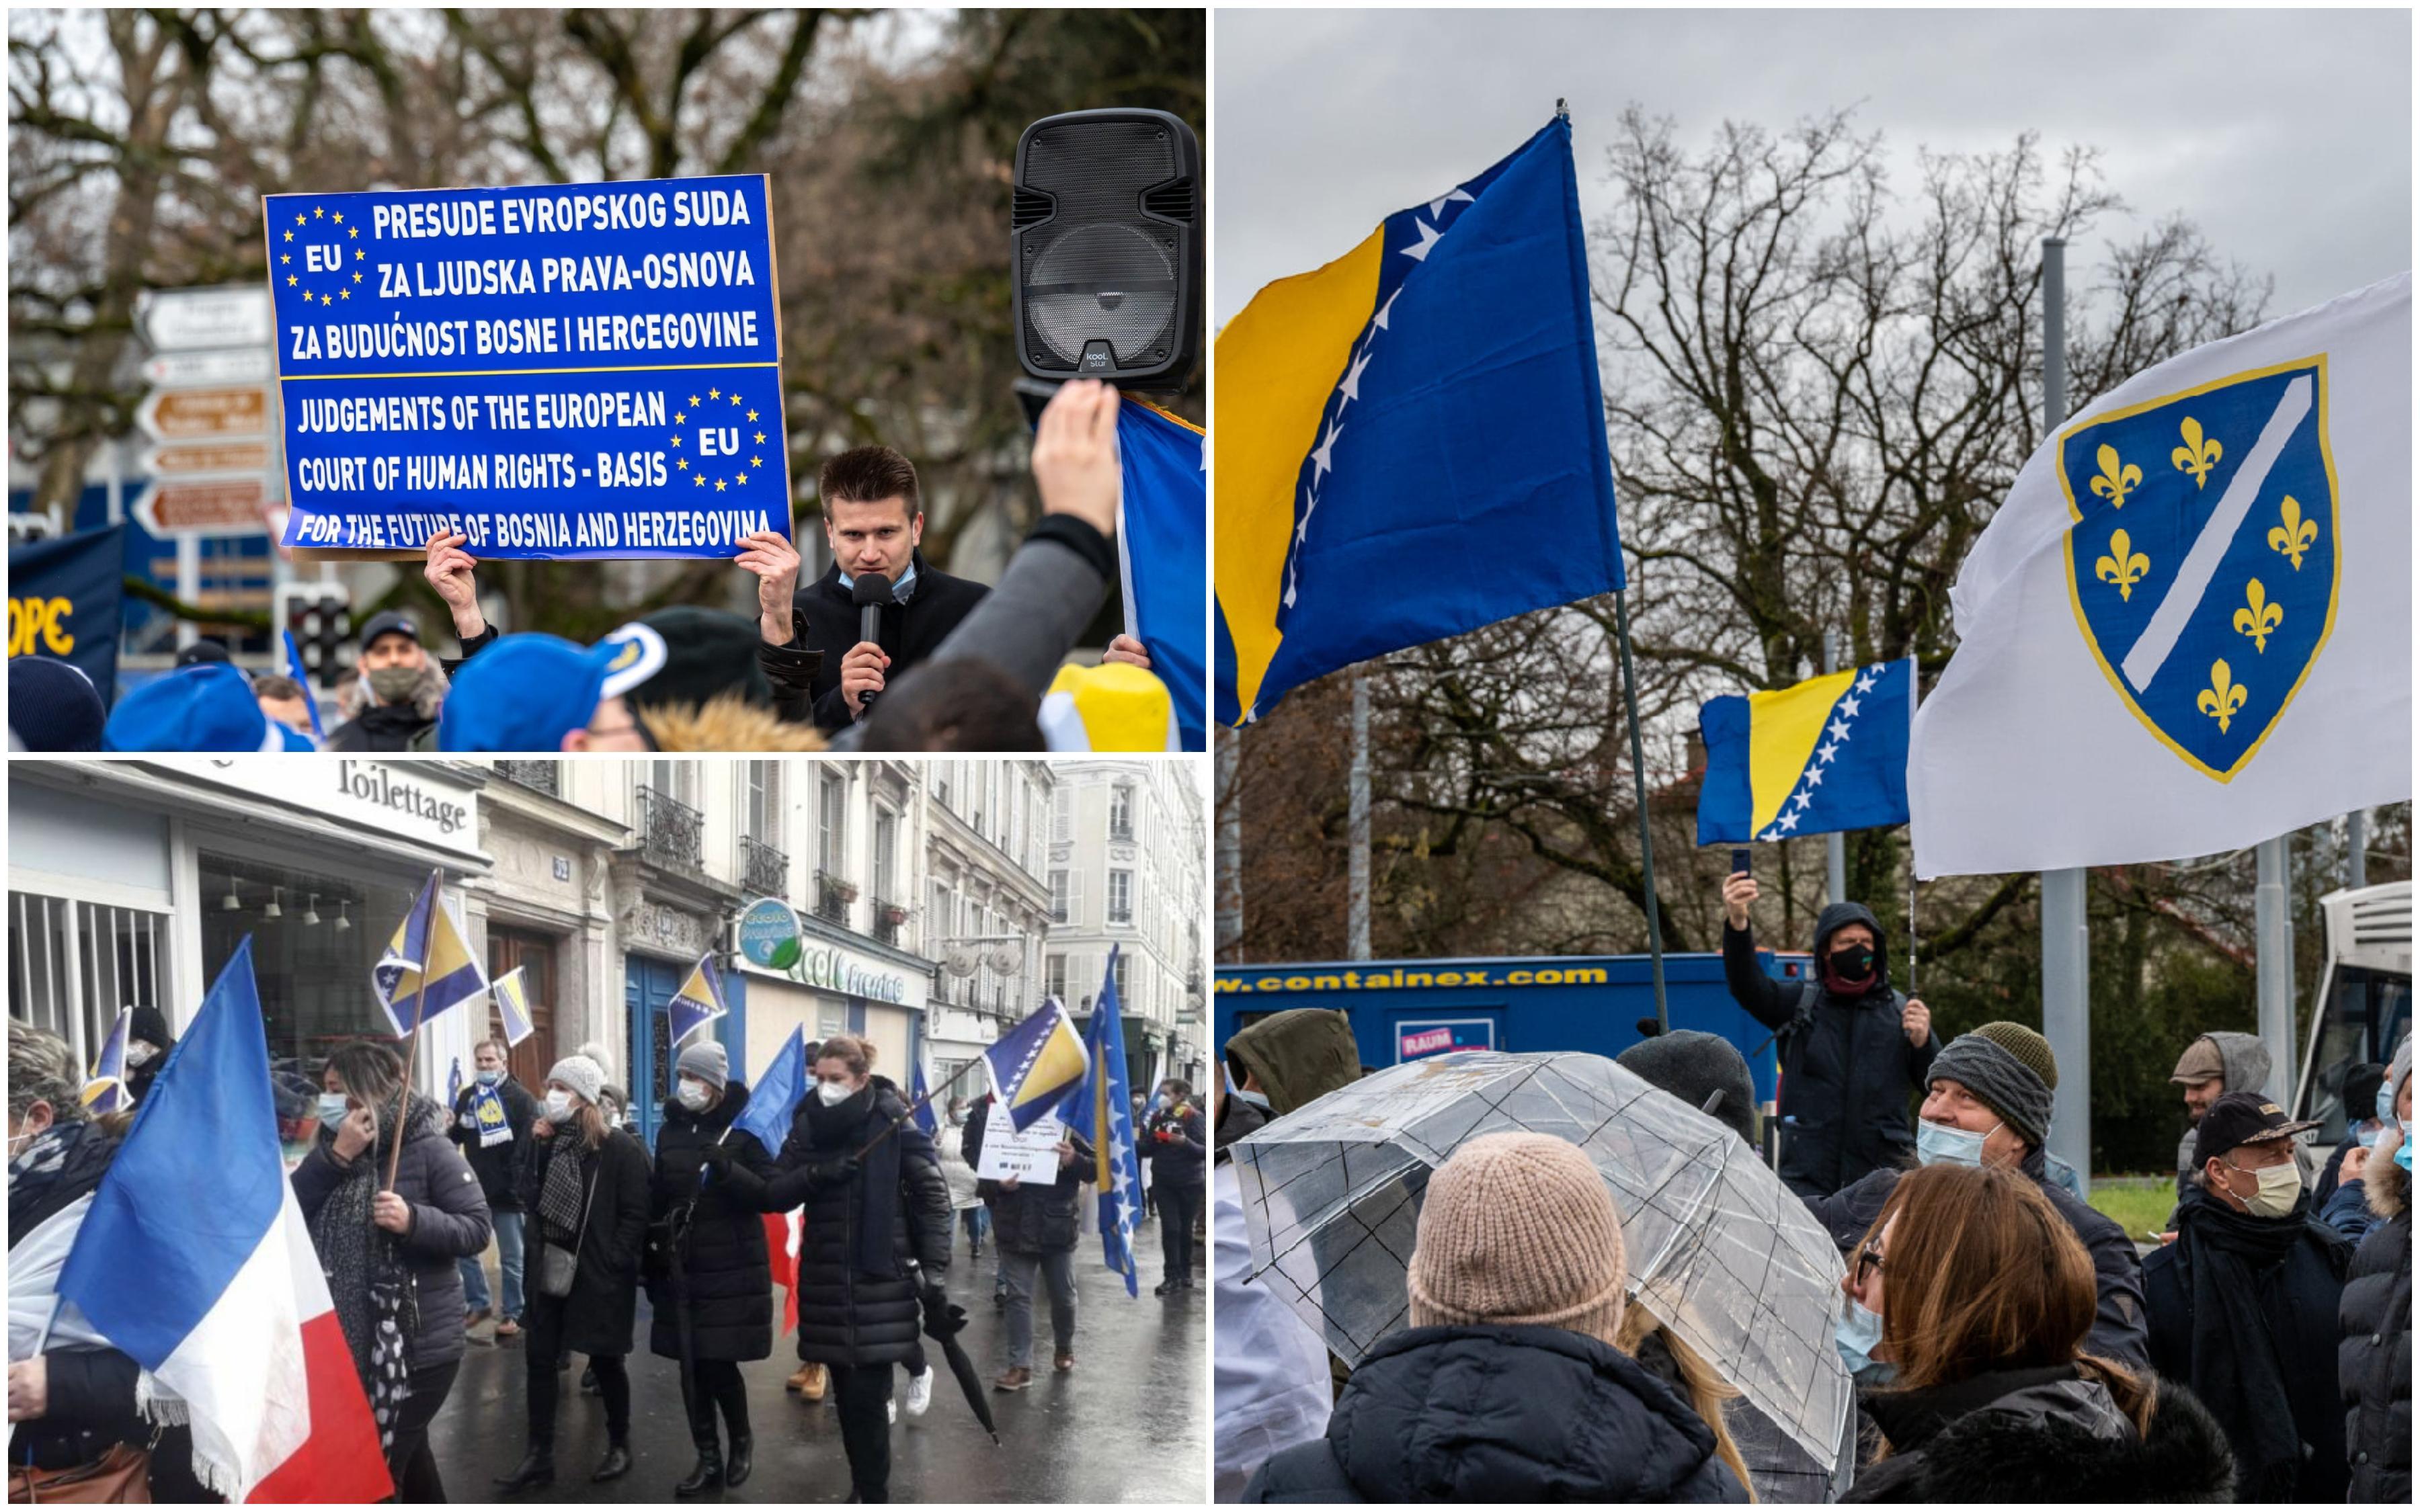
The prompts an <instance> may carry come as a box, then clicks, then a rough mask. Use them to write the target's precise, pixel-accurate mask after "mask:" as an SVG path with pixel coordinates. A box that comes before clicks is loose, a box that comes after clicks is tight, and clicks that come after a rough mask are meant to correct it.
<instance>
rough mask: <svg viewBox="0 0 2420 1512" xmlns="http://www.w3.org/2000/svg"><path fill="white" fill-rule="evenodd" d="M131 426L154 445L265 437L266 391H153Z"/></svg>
mask: <svg viewBox="0 0 2420 1512" xmlns="http://www.w3.org/2000/svg"><path fill="white" fill-rule="evenodd" d="M134 423H135V424H138V425H140V426H142V427H143V434H145V435H146V436H148V437H150V438H151V439H152V440H155V441H182V440H216V439H218V438H221V437H233V436H266V435H267V434H269V391H268V390H267V389H263V388H256V387H248V388H228V389H154V390H152V391H151V392H150V393H147V394H146V395H144V398H143V402H142V404H140V405H139V406H137V407H136V408H135V410H134Z"/></svg>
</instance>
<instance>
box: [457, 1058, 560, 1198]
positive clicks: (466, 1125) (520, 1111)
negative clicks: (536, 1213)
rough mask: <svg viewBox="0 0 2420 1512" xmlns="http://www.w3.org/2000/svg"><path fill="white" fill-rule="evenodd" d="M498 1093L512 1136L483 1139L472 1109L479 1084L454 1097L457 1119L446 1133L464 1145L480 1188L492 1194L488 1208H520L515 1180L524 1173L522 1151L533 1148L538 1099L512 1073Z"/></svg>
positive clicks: (498, 1086)
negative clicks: (495, 1142)
mask: <svg viewBox="0 0 2420 1512" xmlns="http://www.w3.org/2000/svg"><path fill="white" fill-rule="evenodd" d="M496 1095H497V1096H498V1097H500V1098H502V1099H503V1100H504V1127H506V1128H508V1129H510V1130H511V1131H512V1132H513V1136H512V1137H511V1138H510V1139H507V1140H505V1141H504V1143H502V1144H498V1145H482V1144H480V1143H479V1122H478V1119H476V1118H475V1117H474V1116H473V1114H472V1112H471V1108H472V1105H473V1103H475V1102H476V1101H477V1100H478V1096H479V1091H478V1088H475V1087H473V1088H464V1089H463V1092H462V1095H461V1096H460V1097H458V1098H456V1099H455V1100H454V1123H453V1126H452V1127H451V1128H449V1129H448V1130H447V1131H446V1133H447V1134H449V1135H451V1136H452V1138H453V1140H454V1142H455V1143H456V1144H458V1145H459V1146H461V1147H462V1158H463V1159H464V1160H466V1161H469V1162H470V1163H471V1173H472V1174H473V1175H474V1176H476V1177H477V1178H478V1179H479V1190H480V1191H482V1192H485V1193H486V1194H487V1195H488V1211H490V1212H519V1211H521V1199H520V1193H518V1192H516V1191H514V1190H513V1181H514V1180H515V1178H517V1177H518V1176H519V1175H520V1165H521V1155H520V1152H521V1151H522V1150H524V1149H528V1148H529V1143H530V1125H531V1124H533V1123H535V1122H536V1121H537V1115H538V1104H537V1099H536V1098H534V1097H532V1096H530V1092H529V1088H526V1087H523V1086H522V1085H521V1084H520V1083H519V1082H517V1081H515V1080H513V1078H512V1077H511V1076H509V1075H507V1076H506V1077H505V1078H504V1080H503V1081H501V1082H498V1083H497V1084H496Z"/></svg>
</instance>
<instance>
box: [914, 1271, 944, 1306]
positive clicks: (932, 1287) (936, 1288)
mask: <svg viewBox="0 0 2420 1512" xmlns="http://www.w3.org/2000/svg"><path fill="white" fill-rule="evenodd" d="M918 1296H919V1297H921V1298H922V1299H923V1304H924V1310H925V1311H926V1312H931V1313H939V1312H941V1311H944V1310H945V1309H947V1308H948V1306H949V1305H950V1294H949V1292H948V1291H946V1290H945V1289H943V1288H942V1286H941V1283H940V1282H939V1281H938V1280H936V1279H934V1278H933V1277H931V1276H926V1277H925V1279H924V1289H923V1291H921V1292H919V1293H918Z"/></svg>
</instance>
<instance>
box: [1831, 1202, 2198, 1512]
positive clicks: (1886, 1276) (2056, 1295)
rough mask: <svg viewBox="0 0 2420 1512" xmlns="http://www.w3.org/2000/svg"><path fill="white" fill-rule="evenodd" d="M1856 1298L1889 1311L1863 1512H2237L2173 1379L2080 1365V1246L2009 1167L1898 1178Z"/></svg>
mask: <svg viewBox="0 0 2420 1512" xmlns="http://www.w3.org/2000/svg"><path fill="white" fill-rule="evenodd" d="M1841 1289H1842V1290H1843V1291H1844V1292H1846V1293H1847V1301H1849V1302H1851V1303H1854V1304H1855V1306H1856V1308H1861V1309H1864V1310H1865V1311H1866V1312H1868V1313H1870V1314H1879V1315H1880V1317H1881V1319H1882V1325H1881V1338H1880V1341H1879V1342H1878V1343H1876V1344H1874V1345H1872V1346H1871V1348H1870V1350H1869V1353H1870V1355H1871V1357H1872V1359H1873V1360H1874V1361H1875V1362H1876V1363H1877V1364H1879V1365H1886V1366H1888V1367H1889V1368H1888V1371H1887V1372H1886V1373H1887V1375H1888V1377H1889V1383H1888V1384H1887V1385H1886V1386H1883V1387H1880V1388H1872V1389H1867V1390H1863V1391H1861V1392H1860V1393H1859V1402H1860V1405H1861V1407H1862V1408H1863V1409H1864V1411H1865V1412H1866V1414H1867V1415H1868V1417H1869V1419H1870V1421H1871V1423H1872V1426H1873V1427H1875V1428H1876V1429H1877V1430H1878V1431H1879V1434H1880V1439H1881V1445H1882V1455H1881V1458H1879V1459H1878V1460H1876V1461H1875V1462H1873V1463H1872V1464H1870V1465H1869V1466H1868V1467H1866V1468H1865V1469H1864V1470H1863V1471H1861V1472H1860V1473H1859V1474H1858V1477H1857V1482H1856V1485H1855V1486H1854V1487H1853V1488H1852V1489H1851V1490H1850V1492H1849V1495H1848V1497H1847V1498H1846V1499H1847V1500H1849V1501H1852V1502H1972V1501H1992V1502H2024V1503H2032V1502H2076V1501H2091V1502H2114V1503H2119V1504H2123V1503H2127V1502H2132V1501H2147V1502H2225V1501H2227V1500H2229V1499H2231V1497H2232V1496H2233V1494H2234V1489H2235V1469H2234V1455H2233V1453H2232V1451H2231V1450H2230V1449H2229V1448H2228V1445H2227V1442H2226V1437H2225V1436H2224V1435H2223V1434H2222V1433H2221V1432H2220V1431H2219V1428H2218V1425H2217V1423H2216V1422H2215V1421H2213V1420H2212V1419H2211V1415H2210V1413H2209V1412H2207V1411H2206V1410H2205V1409H2204V1408H2203V1407H2202V1405H2201V1404H2200V1403H2199V1402H2198V1401H2196V1400H2195V1398H2194V1396H2193V1395H2192V1394H2191V1393H2190V1392H2188V1391H2186V1390H2185V1389H2184V1388H2183V1387H2181V1386H2180V1385H2178V1384H2177V1383H2176V1382H2174V1381H2163V1380H2160V1379H2159V1378H2157V1377H2154V1376H2151V1375H2149V1374H2148V1373H2147V1374H2141V1375H2138V1374H2136V1373H2135V1372H2133V1371H2132V1370H2130V1369H2128V1368H2127V1367H2125V1366H2123V1365H2117V1364H2114V1363H2112V1362H2110V1361H2107V1360H2103V1359H2100V1358H2097V1357H2095V1356H2093V1355H2089V1354H2086V1353H2085V1352H2084V1345H2085V1335H2086V1334H2087V1333H2089V1332H2090V1331H2091V1328H2092V1320H2093V1316H2094V1308H2095V1306H2096V1305H2097V1290H2096V1287H2095V1283H2094V1277H2093V1270H2092V1260H2091V1257H2089V1256H2088V1255H2087V1254H2086V1252H2085V1249H2084V1245H2083V1244H2082V1243H2081V1242H2079V1241H2078V1240H2077V1239H2076V1237H2075V1232H2074V1230H2073V1229H2071V1227H2068V1225H2067V1222H2066V1220H2064V1219H2062V1218H2061V1217H2060V1216H2059V1215H2058V1212H2057V1211H2056V1210H2055V1209H2054V1208H2053V1207H2052V1206H2051V1205H2050V1202H2049V1199H2047V1198H2045V1197H2044V1196H2042V1195H2041V1193H2040V1190H2039V1189H2038V1188H2037V1187H2036V1186H2035V1184H2034V1182H2033V1181H2032V1180H2031V1179H2030V1178H2028V1177H2026V1176H2025V1175H2024V1173H2023V1172H2021V1171H2018V1170H2015V1169H2013V1168H2010V1167H2007V1166H2000V1165H1981V1166H1971V1165H1928V1166H1925V1167H1923V1168H1922V1169H1919V1170H1915V1171H1910V1172H1908V1173H1907V1174H1906V1175H1905V1176H1903V1177H1901V1178H1900V1181H1899V1184H1898V1186H1897V1187H1896V1188H1895V1189H1893V1191H1892V1193H1891V1196H1890V1198H1889V1200H1888V1201H1887V1202H1885V1204H1884V1206H1883V1211H1882V1213H1881V1215H1880V1216H1879V1217H1878V1218H1877V1219H1876V1220H1875V1222H1874V1226H1873V1227H1872V1228H1870V1229H1869V1230H1868V1231H1867V1233H1866V1236H1865V1239H1864V1240H1863V1241H1862V1242H1860V1243H1859V1244H1858V1246H1857V1249H1856V1252H1855V1254H1854V1256H1853V1257H1852V1258H1851V1262H1850V1269H1849V1273H1848V1275H1847V1276H1846V1277H1845V1278H1844V1279H1843V1280H1842V1282H1841Z"/></svg>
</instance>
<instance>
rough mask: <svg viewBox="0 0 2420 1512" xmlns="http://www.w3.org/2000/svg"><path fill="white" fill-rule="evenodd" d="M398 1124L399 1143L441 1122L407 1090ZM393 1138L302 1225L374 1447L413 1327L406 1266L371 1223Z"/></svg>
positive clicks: (397, 1397) (405, 1388)
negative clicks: (374, 1432)
mask: <svg viewBox="0 0 2420 1512" xmlns="http://www.w3.org/2000/svg"><path fill="white" fill-rule="evenodd" d="M403 1125H404V1127H403V1130H402V1131H401V1137H403V1138H406V1139H411V1138H417V1137H421V1136H422V1135H423V1134H436V1133H438V1132H439V1130H440V1128H441V1127H442V1119H441V1115H440V1114H439V1113H438V1111H437V1104H436V1103H431V1102H429V1101H428V1100H427V1098H425V1097H422V1096H420V1095H419V1094H418V1093H416V1092H415V1093H413V1094H412V1096H411V1103H410V1104H409V1105H408V1107H407V1109H406V1111H405V1114H404V1118H403ZM397 1136H398V1134H397V1131H396V1129H394V1128H393V1127H386V1128H382V1129H380V1133H379V1138H378V1141H377V1143H375V1144H374V1145H372V1146H371V1147H370V1148H369V1149H365V1150H364V1151H362V1152H361V1153H360V1154H359V1155H356V1156H354V1157H353V1163H352V1165H349V1166H346V1167H345V1168H344V1169H343V1170H342V1171H341V1172H340V1173H339V1174H338V1177H337V1181H336V1185H335V1188H334V1190H333V1191H331V1192H330V1193H329V1194H328V1197H327V1200H326V1201H324V1202H322V1203H320V1204H319V1211H318V1213H316V1214H314V1215H313V1217H312V1218H311V1221H310V1224H309V1226H308V1227H309V1228H310V1231H311V1245H312V1248H314V1249H316V1250H318V1254H319V1269H320V1270H321V1271H322V1272H324V1273H326V1274H327V1277H328V1296H329V1300H330V1301H332V1302H333V1303H334V1304H335V1308H336V1323H337V1326H338V1327H339V1328H340V1329H342V1330H343V1331H344V1335H345V1348H346V1349H347V1350H349V1351H350V1352H351V1354H352V1357H353V1371H354V1373H355V1374H356V1375H358V1376H360V1377H361V1381H362V1386H363V1389H364V1390H365V1391H367V1392H368V1393H369V1398H370V1415H371V1417H372V1418H373V1419H375V1420H376V1422H377V1423H378V1428H379V1447H380V1448H381V1449H388V1448H392V1447H393V1446H394V1443H395V1425H396V1417H397V1415H398V1414H399V1413H400V1412H401V1411H402V1409H403V1403H404V1399H405V1398H406V1397H408V1396H411V1334H412V1332H413V1331H414V1330H415V1329H417V1328H418V1326H419V1318H418V1316H417V1315H418V1313H419V1306H418V1298H417V1296H416V1295H415V1288H414V1282H413V1277H412V1274H411V1267H409V1266H407V1265H406V1264H405V1263H404V1261H403V1256H402V1252H401V1249H400V1247H399V1245H398V1243H397V1242H396V1236H395V1235H393V1234H390V1233H388V1232H387V1231H386V1230H385V1229H383V1228H380V1227H378V1226H377V1225H375V1224H373V1223H371V1222H370V1203H371V1200H372V1199H373V1198H375V1197H376V1196H378V1193H379V1189H380V1186H381V1185H382V1184H383V1182H384V1178H385V1174H386V1165H387V1160H388V1157H390V1156H391V1155H392V1154H393V1153H394V1152H395V1141H396V1138H397ZM319 1137H320V1138H321V1139H322V1140H325V1141H326V1142H327V1144H328V1145H329V1146H331V1147H333V1146H334V1144H335V1134H334V1133H333V1132H323V1133H322V1134H320V1136H319ZM331 1158H332V1159H333V1156H332V1157H331Z"/></svg>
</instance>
